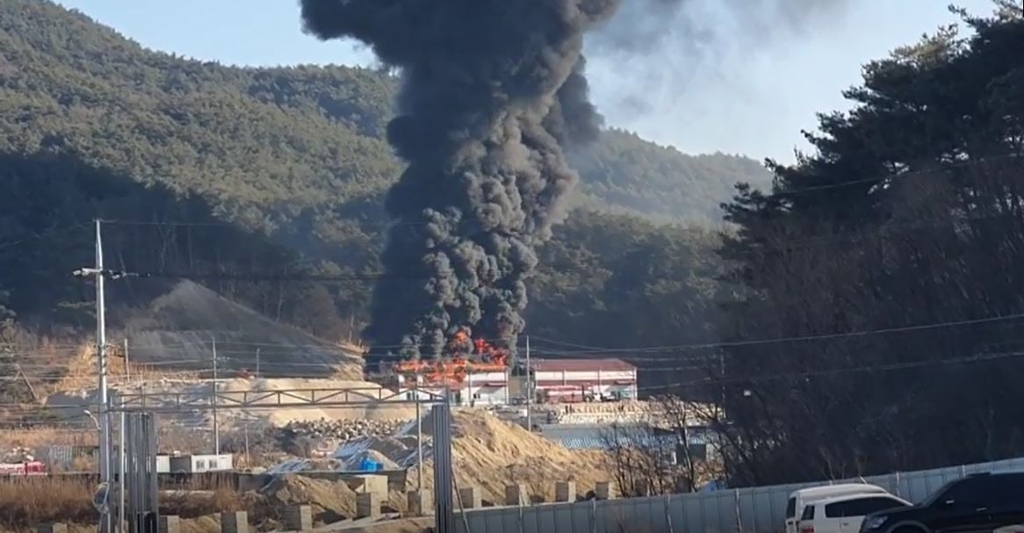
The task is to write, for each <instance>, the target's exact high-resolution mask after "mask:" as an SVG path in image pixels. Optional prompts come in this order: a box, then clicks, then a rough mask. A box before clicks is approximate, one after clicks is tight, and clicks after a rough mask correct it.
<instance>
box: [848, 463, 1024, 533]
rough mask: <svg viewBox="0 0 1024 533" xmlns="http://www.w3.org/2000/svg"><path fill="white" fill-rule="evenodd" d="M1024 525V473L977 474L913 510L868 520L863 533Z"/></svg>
mask: <svg viewBox="0 0 1024 533" xmlns="http://www.w3.org/2000/svg"><path fill="white" fill-rule="evenodd" d="M1016 524H1024V472H1008V473H998V474H976V475H970V476H967V477H964V478H961V479H957V480H955V481H951V482H949V483H947V484H946V485H945V486H943V487H942V488H941V489H939V490H937V491H936V492H934V493H933V494H932V495H931V496H929V497H928V498H927V499H925V500H924V501H923V502H921V503H919V504H917V505H914V506H913V507H902V508H898V509H889V510H886V511H881V512H878V513H875V514H872V515H869V516H867V517H865V518H864V522H862V523H861V526H860V531H861V533H938V532H942V533H946V532H954V531H956V532H968V531H978V532H981V531H993V530H995V529H998V528H1001V527H1006V526H1012V525H1016Z"/></svg>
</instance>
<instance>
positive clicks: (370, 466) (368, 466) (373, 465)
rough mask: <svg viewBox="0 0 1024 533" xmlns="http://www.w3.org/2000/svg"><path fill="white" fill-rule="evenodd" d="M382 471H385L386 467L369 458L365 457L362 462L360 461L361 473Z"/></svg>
mask: <svg viewBox="0 0 1024 533" xmlns="http://www.w3.org/2000/svg"><path fill="white" fill-rule="evenodd" d="M381 470H384V465H383V464H381V463H379V462H377V461H374V460H373V459H370V458H369V457H364V458H363V460H362V461H359V471H360V472H379V471H381Z"/></svg>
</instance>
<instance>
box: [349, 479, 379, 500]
mask: <svg viewBox="0 0 1024 533" xmlns="http://www.w3.org/2000/svg"><path fill="white" fill-rule="evenodd" d="M349 486H350V487H351V488H352V490H354V491H356V493H360V494H362V493H369V492H372V493H374V494H376V495H377V496H379V497H380V498H381V499H382V500H386V499H387V498H388V476H379V475H377V474H364V475H361V476H356V477H355V478H353V479H352V483H351V484H350V485H349Z"/></svg>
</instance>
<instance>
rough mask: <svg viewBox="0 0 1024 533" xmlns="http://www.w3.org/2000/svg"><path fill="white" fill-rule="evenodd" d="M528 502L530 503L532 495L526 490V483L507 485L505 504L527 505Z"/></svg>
mask: <svg viewBox="0 0 1024 533" xmlns="http://www.w3.org/2000/svg"><path fill="white" fill-rule="evenodd" d="M528 503H530V495H529V494H528V493H527V492H526V484H524V483H513V484H511V485H505V505H526V504H528Z"/></svg>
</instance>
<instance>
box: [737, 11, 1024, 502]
mask: <svg viewBox="0 0 1024 533" xmlns="http://www.w3.org/2000/svg"><path fill="white" fill-rule="evenodd" d="M997 3H998V4H999V5H1000V9H1001V13H1000V15H999V16H998V17H996V18H969V17H968V18H967V19H966V23H965V24H964V25H963V26H964V31H963V32H962V33H958V32H957V31H955V30H954V29H949V28H947V29H942V30H941V31H939V32H937V33H936V34H934V35H932V36H930V37H928V38H926V39H924V40H923V41H922V42H920V43H918V44H916V45H914V46H907V47H904V48H901V49H898V50H897V51H896V52H895V53H894V54H893V55H892V57H889V58H886V59H883V60H879V61H874V62H872V63H870V64H869V65H868V66H867V67H866V68H865V70H864V72H865V75H864V83H863V85H861V86H859V87H857V88H854V89H851V90H850V91H848V92H847V94H846V96H847V98H848V99H850V100H851V101H852V102H853V103H854V104H855V107H854V110H853V111H851V112H849V113H834V114H828V115H823V116H822V118H821V123H820V128H821V133H820V134H819V135H818V136H816V137H814V138H813V143H814V146H815V148H816V152H817V153H816V154H814V155H813V157H809V158H808V159H807V160H806V161H803V162H801V164H799V165H798V166H795V167H791V168H788V167H780V168H777V169H776V174H777V176H778V179H777V181H776V185H775V187H774V188H773V189H772V190H771V191H770V192H769V193H768V194H761V193H758V192H754V191H748V192H746V193H744V194H742V195H740V197H739V198H738V199H737V200H736V201H735V202H733V203H732V204H731V205H730V206H729V207H728V211H729V218H730V220H731V221H732V222H735V223H736V224H737V225H738V226H739V233H738V238H736V239H730V240H728V241H727V242H726V244H725V246H724V247H723V249H722V253H723V255H724V256H725V257H726V258H728V259H730V260H732V262H733V265H734V266H735V268H734V269H732V271H731V272H730V274H729V275H727V276H724V277H723V278H724V279H728V280H730V281H732V282H733V283H735V286H738V287H742V288H743V289H744V291H742V292H741V294H740V295H741V296H745V297H743V298H739V299H737V300H735V301H734V303H733V304H732V305H730V306H729V307H728V308H727V309H728V312H727V313H724V314H723V316H722V320H721V321H719V323H718V327H717V332H718V334H719V335H721V336H722V337H723V338H725V339H728V340H729V341H730V343H729V345H728V346H727V347H726V349H725V353H724V354H723V359H724V366H725V371H726V375H725V379H724V381H723V383H722V387H723V394H724V395H725V396H726V398H728V401H727V404H728V406H727V408H728V409H729V411H728V412H729V413H730V418H731V420H732V422H733V423H734V424H735V425H734V426H733V428H735V429H730V430H729V431H728V432H727V434H728V437H727V440H728V441H729V442H730V443H731V445H732V446H731V447H732V449H733V451H734V452H735V453H734V454H733V455H732V459H733V461H734V464H733V471H734V472H735V473H736V475H737V478H742V479H744V480H745V481H746V482H756V483H771V482H775V481H785V480H795V479H821V478H822V477H823V476H828V477H829V478H830V479H839V478H846V477H851V476H856V475H859V474H869V473H878V472H891V471H910V470H916V469H920V468H927V467H934V466H948V465H959V464H967V463H972V462H982V461H987V460H993V459H999V458H1005V457H1008V456H1014V457H1019V456H1022V455H1024V423H1022V422H1024V395H1022V393H1021V387H1020V383H1021V379H1022V377H1024V362H1022V361H1024V360H1022V359H1021V355H1022V353H1024V352H1022V351H1021V349H1022V348H1024V345H1022V335H1021V333H1022V331H1024V298H1022V296H1021V295H1022V294H1024V53H1021V52H1022V51H1024V20H1022V12H1021V4H1020V2H1018V1H1008V0H1001V1H1000V2H997ZM968 32H970V33H968ZM778 339H788V340H787V341H782V340H778Z"/></svg>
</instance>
